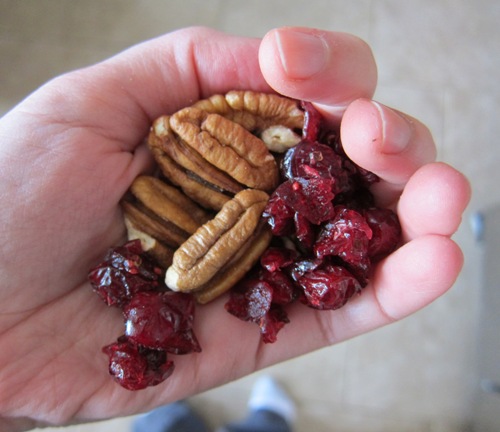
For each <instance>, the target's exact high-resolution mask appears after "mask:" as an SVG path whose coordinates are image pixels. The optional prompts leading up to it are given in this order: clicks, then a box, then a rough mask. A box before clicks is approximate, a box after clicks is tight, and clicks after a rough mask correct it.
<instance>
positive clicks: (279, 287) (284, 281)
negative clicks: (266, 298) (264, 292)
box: [259, 270, 299, 305]
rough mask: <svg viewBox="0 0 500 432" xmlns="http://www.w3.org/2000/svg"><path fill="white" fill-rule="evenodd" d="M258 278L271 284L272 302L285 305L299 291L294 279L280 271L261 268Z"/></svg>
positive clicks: (290, 301)
mask: <svg viewBox="0 0 500 432" xmlns="http://www.w3.org/2000/svg"><path fill="white" fill-rule="evenodd" d="M259 278H260V279H261V280H262V281H265V282H266V283H268V284H269V285H270V286H271V288H272V297H271V302H272V303H273V304H279V305H286V304H288V303H292V302H293V301H294V300H295V299H296V298H297V297H298V294H299V292H298V290H297V287H296V285H295V283H294V281H293V280H292V279H291V278H290V276H288V275H287V274H285V273H284V272H282V271H274V272H269V271H266V270H262V272H261V274H260V276H259Z"/></svg>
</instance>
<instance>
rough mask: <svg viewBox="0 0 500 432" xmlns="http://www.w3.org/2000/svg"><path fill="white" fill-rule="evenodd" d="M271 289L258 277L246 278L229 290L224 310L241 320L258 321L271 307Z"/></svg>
mask: <svg viewBox="0 0 500 432" xmlns="http://www.w3.org/2000/svg"><path fill="white" fill-rule="evenodd" d="M272 298H273V289H272V287H271V285H269V284H268V283H267V282H265V281H263V280H260V279H246V280H243V281H242V282H240V283H239V284H238V285H237V286H236V287H234V288H233V290H232V291H231V296H230V298H229V301H228V302H227V303H226V305H225V308H226V310H227V311H228V312H229V313H230V314H232V315H234V316H236V317H238V318H239V319H241V320H243V321H251V322H254V323H259V321H260V320H261V318H263V317H264V316H265V314H266V313H267V312H268V311H269V309H270V308H271V301H272Z"/></svg>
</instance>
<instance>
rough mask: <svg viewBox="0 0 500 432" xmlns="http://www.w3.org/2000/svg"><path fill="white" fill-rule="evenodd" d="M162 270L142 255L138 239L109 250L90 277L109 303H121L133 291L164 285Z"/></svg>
mask: <svg viewBox="0 0 500 432" xmlns="http://www.w3.org/2000/svg"><path fill="white" fill-rule="evenodd" d="M161 274H162V270H161V269H160V267H159V266H157V265H156V264H155V263H154V262H153V261H152V260H151V259H150V258H149V257H148V256H146V255H144V254H143V251H142V248H141V243H140V241H139V240H135V241H131V242H128V243H126V244H124V245H123V246H120V247H117V248H115V249H112V250H110V251H109V252H108V253H107V255H106V257H105V258H104V261H103V262H102V263H100V264H99V265H98V266H96V267H95V268H94V269H92V270H91V271H90V273H89V280H90V283H91V285H92V287H93V288H94V291H95V292H96V293H97V294H98V295H99V296H100V297H101V298H102V299H103V300H104V302H105V303H106V304H107V305H108V306H119V307H121V306H123V305H124V304H125V303H127V302H128V301H129V300H130V299H131V298H132V296H133V295H134V294H136V293H138V292H142V291H150V290H156V289H159V288H160V287H162V286H163V281H162V278H161Z"/></svg>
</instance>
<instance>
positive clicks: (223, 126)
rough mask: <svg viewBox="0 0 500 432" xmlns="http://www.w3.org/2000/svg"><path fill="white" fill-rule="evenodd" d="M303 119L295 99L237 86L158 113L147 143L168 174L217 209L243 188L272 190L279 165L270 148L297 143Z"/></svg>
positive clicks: (176, 182) (192, 194) (205, 203)
mask: <svg viewBox="0 0 500 432" xmlns="http://www.w3.org/2000/svg"><path fill="white" fill-rule="evenodd" d="M303 123H304V113H303V111H302V110H301V109H300V108H299V107H298V104H297V102H296V101H293V100H291V99H287V98H284V97H281V96H277V95H272V94H264V93H254V92H249V91H246V92H237V91H235V92H230V93H228V94H226V95H216V96H213V97H211V98H209V99H205V100H202V101H199V102H197V103H195V104H194V105H193V106H191V107H188V108H184V109H182V110H180V111H178V112H176V113H175V114H173V115H172V116H162V117H160V118H159V119H157V120H156V121H155V122H154V124H153V127H152V130H151V133H150V135H149V138H148V143H149V146H150V148H151V150H152V153H153V155H154V157H155V159H156V161H157V162H158V164H159V166H160V169H161V170H162V172H163V174H164V175H165V176H166V177H168V178H169V179H170V180H171V181H172V182H173V183H174V184H176V185H177V186H180V187H181V188H182V189H183V191H184V192H185V193H186V194H187V195H188V196H190V197H191V198H193V199H194V200H195V201H197V202H199V203H200V204H201V205H203V206H206V207H208V208H212V209H214V210H217V211H218V210H220V208H221V207H222V205H223V204H224V203H225V202H227V200H228V199H229V198H231V197H232V196H234V194H236V193H238V192H240V191H241V190H243V189H244V188H252V189H259V190H264V191H268V192H270V191H272V190H274V188H275V187H276V186H277V183H278V179H279V171H278V166H277V163H276V159H275V158H274V156H273V155H272V154H271V151H270V150H272V151H273V152H274V151H284V150H286V149H287V148H288V147H290V146H292V145H295V144H297V142H298V140H300V137H299V135H298V134H297V133H296V132H295V131H298V130H299V129H301V128H302V126H303ZM263 139H264V140H265V142H264V141H263Z"/></svg>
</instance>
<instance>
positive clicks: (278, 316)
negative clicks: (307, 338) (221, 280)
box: [225, 272, 289, 343]
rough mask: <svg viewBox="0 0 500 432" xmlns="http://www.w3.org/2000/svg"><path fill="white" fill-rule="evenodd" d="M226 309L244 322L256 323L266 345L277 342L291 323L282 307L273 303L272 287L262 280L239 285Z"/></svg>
mask: <svg viewBox="0 0 500 432" xmlns="http://www.w3.org/2000/svg"><path fill="white" fill-rule="evenodd" d="M276 273H277V272H275V273H272V274H273V275H275V274H276ZM279 295H283V292H280V293H279ZM225 308H226V310H227V311H228V312H229V313H230V314H232V315H234V316H236V317H238V318H239V319H241V320H243V321H250V322H253V323H256V324H257V325H258V326H259V328H260V332H261V338H262V341H263V342H265V343H273V342H275V341H276V335H277V334H278V332H279V331H280V330H281V329H282V328H283V326H284V325H285V324H287V323H288V322H289V320H288V317H287V315H286V312H285V310H284V309H283V308H282V306H281V305H280V304H277V303H273V287H272V285H271V284H270V283H268V282H267V281H265V280H262V279H247V280H244V281H242V282H241V283H239V284H238V285H237V286H236V287H235V288H233V290H232V291H231V295H230V297H229V300H228V302H227V303H226V305H225Z"/></svg>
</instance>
